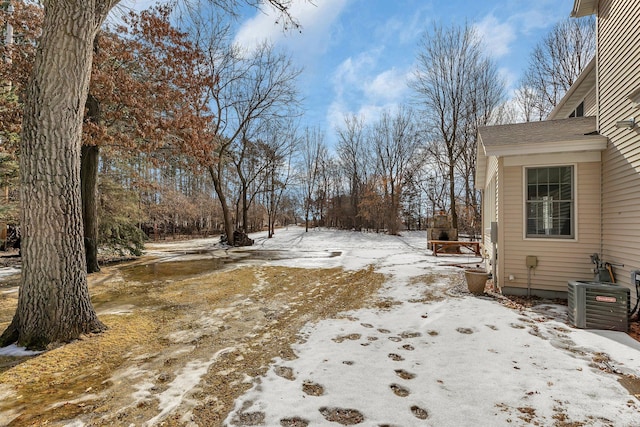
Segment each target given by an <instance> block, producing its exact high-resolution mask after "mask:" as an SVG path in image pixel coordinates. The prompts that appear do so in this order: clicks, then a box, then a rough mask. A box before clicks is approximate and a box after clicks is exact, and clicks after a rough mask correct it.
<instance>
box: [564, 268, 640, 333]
mask: <svg viewBox="0 0 640 427" xmlns="http://www.w3.org/2000/svg"><path fill="white" fill-rule="evenodd" d="M568 305H569V322H571V324H573V325H574V326H575V327H577V328H584V329H607V330H612V331H622V332H627V331H628V329H629V306H630V299H629V289H628V288H625V287H623V286H619V285H615V284H613V283H602V282H589V281H580V280H571V281H569V284H568Z"/></svg>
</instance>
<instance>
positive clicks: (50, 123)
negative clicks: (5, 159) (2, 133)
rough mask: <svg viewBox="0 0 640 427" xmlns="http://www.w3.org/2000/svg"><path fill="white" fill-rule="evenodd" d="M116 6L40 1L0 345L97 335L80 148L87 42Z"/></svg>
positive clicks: (110, 2)
mask: <svg viewBox="0 0 640 427" xmlns="http://www.w3.org/2000/svg"><path fill="white" fill-rule="evenodd" d="M115 3H117V2H116V1H113V0H104V1H98V0H92V1H79V0H76V1H71V0H67V1H44V2H43V4H44V6H45V18H44V24H43V30H42V37H41V39H40V44H39V46H38V50H37V53H36V58H35V63H34V71H33V75H32V76H31V81H30V83H29V87H28V91H27V99H26V104H25V114H24V122H23V128H22V138H21V147H20V148H21V155H20V172H21V174H20V196H21V202H22V212H21V225H22V230H21V231H22V248H21V249H22V278H21V286H20V293H19V297H18V307H17V309H16V314H15V316H14V318H13V321H12V323H11V325H9V327H8V329H7V330H6V331H5V333H4V334H3V335H2V337H0V345H7V344H10V343H11V342H13V341H15V340H17V342H18V344H19V345H22V346H25V347H27V348H37V349H42V348H45V347H46V346H47V345H48V344H49V343H52V342H68V341H70V340H73V339H76V338H78V337H79V336H80V335H81V334H84V333H89V332H94V331H100V330H103V329H104V325H103V324H102V323H101V322H100V321H99V320H98V317H97V315H96V313H95V310H94V308H93V306H92V304H91V300H90V298H89V289H88V286H87V275H86V262H85V252H84V241H83V240H84V239H83V237H84V236H83V225H82V204H81V195H80V194H81V191H80V146H81V133H82V118H83V114H84V107H85V101H86V98H87V90H88V86H89V77H90V70H91V61H92V53H93V52H92V50H93V40H94V37H95V35H96V31H97V30H98V28H99V27H100V25H101V24H102V22H103V20H104V18H105V17H106V15H107V13H108V11H109V10H110V9H111V7H113V5H115Z"/></svg>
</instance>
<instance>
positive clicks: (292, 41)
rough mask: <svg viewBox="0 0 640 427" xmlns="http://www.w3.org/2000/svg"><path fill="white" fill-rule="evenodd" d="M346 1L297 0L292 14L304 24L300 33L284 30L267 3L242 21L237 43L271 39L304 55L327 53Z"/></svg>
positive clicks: (251, 44) (292, 8)
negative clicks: (313, 0)
mask: <svg viewBox="0 0 640 427" xmlns="http://www.w3.org/2000/svg"><path fill="white" fill-rule="evenodd" d="M346 3H347V0H322V1H318V2H313V3H312V2H310V1H307V0H294V1H293V4H292V6H291V15H292V16H293V17H295V19H296V20H297V21H298V22H299V23H300V25H301V26H302V28H301V32H300V33H299V32H297V31H295V30H292V31H290V32H286V31H284V30H283V28H282V26H281V25H280V24H278V23H276V21H277V19H278V15H277V12H276V11H275V10H273V9H270V8H267V7H266V6H265V9H263V10H262V11H258V12H257V13H256V15H255V16H254V17H253V18H251V19H249V20H247V21H246V22H244V24H242V26H241V27H240V29H239V30H238V32H237V34H236V37H235V39H234V42H235V43H238V44H240V45H242V46H244V47H246V48H249V49H251V48H252V47H255V46H256V45H258V44H260V43H262V42H264V41H265V40H267V41H269V42H271V43H273V44H280V43H284V44H286V45H287V47H288V48H290V49H291V50H293V51H296V52H297V53H300V54H305V53H306V54H310V53H311V52H313V54H316V55H317V54H320V53H323V52H325V51H326V50H327V48H328V46H329V42H330V37H329V36H328V35H329V34H331V31H330V28H331V26H332V24H333V23H334V22H335V20H336V19H337V17H338V16H339V15H340V12H341V11H342V10H343V8H344V6H345V4H346Z"/></svg>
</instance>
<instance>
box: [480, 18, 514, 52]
mask: <svg viewBox="0 0 640 427" xmlns="http://www.w3.org/2000/svg"><path fill="white" fill-rule="evenodd" d="M474 27H475V29H476V31H477V33H478V35H479V36H480V37H481V39H482V41H483V42H484V44H485V46H486V47H487V50H488V52H489V54H490V55H492V56H493V57H495V58H499V57H501V56H505V55H507V54H508V53H509V52H510V51H511V43H513V42H514V41H515V40H516V31H515V29H514V27H513V25H512V24H511V23H509V22H503V23H500V22H499V21H498V19H497V18H496V17H495V16H494V15H493V14H490V15H487V16H485V17H484V18H483V19H482V21H480V22H478V23H477V24H475V26H474Z"/></svg>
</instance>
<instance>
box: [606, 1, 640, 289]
mask: <svg viewBox="0 0 640 427" xmlns="http://www.w3.org/2000/svg"><path fill="white" fill-rule="evenodd" d="M638 16H640V2H638V1H626V0H604V1H601V2H600V6H599V10H598V47H597V48H598V98H599V100H600V108H599V114H600V115H599V129H600V133H601V134H602V135H604V136H606V137H608V138H609V141H610V143H609V146H608V148H607V150H606V151H605V152H604V153H603V157H602V160H603V172H602V174H603V177H602V258H603V259H604V260H605V261H609V262H611V263H615V264H624V267H615V268H614V271H615V273H616V279H617V280H618V281H619V282H621V283H623V284H625V285H629V272H630V270H635V269H640V132H639V130H638V128H637V127H636V129H634V130H630V129H618V128H617V127H616V126H615V123H616V122H617V121H620V120H625V119H627V118H629V117H635V119H636V121H640V109H639V108H638V106H637V105H634V104H633V102H632V101H631V100H630V99H629V98H628V96H629V95H630V94H631V93H632V92H634V91H635V90H637V89H638V88H640V25H638V24H637V22H638V21H637V20H638Z"/></svg>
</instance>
